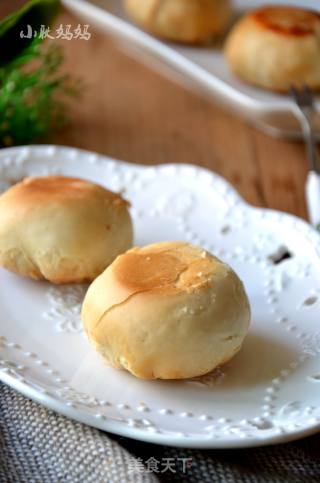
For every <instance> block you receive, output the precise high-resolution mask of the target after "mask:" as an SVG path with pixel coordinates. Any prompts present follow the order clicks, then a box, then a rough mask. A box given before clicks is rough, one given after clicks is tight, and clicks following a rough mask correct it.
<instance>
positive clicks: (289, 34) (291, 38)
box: [225, 6, 320, 92]
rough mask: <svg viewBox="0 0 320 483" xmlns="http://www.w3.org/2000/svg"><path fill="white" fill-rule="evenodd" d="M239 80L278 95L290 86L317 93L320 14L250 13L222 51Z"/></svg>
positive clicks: (276, 9)
mask: <svg viewBox="0 0 320 483" xmlns="http://www.w3.org/2000/svg"><path fill="white" fill-rule="evenodd" d="M225 54H226V58H227V61H228V63H229V66H230V68H231V70H232V71H233V72H234V74H236V75H237V76H238V77H240V78H241V79H242V80H244V81H246V82H248V83H250V84H254V85H257V86H259V87H262V88H264V89H270V90H274V91H279V92H287V91H288V90H289V89H290V86H291V85H293V84H294V85H298V86H299V85H301V84H307V85H308V86H309V87H311V88H313V89H316V90H318V89H320V14H319V13H317V12H315V11H311V10H304V9H302V8H296V7H289V6H268V7H262V8H259V9H257V10H253V11H252V12H249V13H248V14H247V15H245V16H244V17H243V18H242V19H241V20H239V21H238V22H237V23H236V25H235V26H234V28H233V29H232V30H231V32H230V34H229V36H228V38H227V42H226V47H225Z"/></svg>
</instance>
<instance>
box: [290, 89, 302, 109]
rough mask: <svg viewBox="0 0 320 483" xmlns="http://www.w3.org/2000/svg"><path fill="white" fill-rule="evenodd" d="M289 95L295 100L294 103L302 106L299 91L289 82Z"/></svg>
mask: <svg viewBox="0 0 320 483" xmlns="http://www.w3.org/2000/svg"><path fill="white" fill-rule="evenodd" d="M290 95H291V97H292V98H293V100H294V101H295V103H296V104H297V105H298V106H299V107H301V106H302V99H301V92H300V90H299V89H298V88H297V87H296V86H295V85H294V84H291V86H290Z"/></svg>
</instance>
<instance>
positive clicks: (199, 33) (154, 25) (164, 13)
mask: <svg viewBox="0 0 320 483" xmlns="http://www.w3.org/2000/svg"><path fill="white" fill-rule="evenodd" d="M124 6H125V9H126V11H127V12H128V14H129V15H130V16H131V17H132V18H133V19H134V20H135V21H136V22H137V23H138V24H140V25H141V26H142V27H143V28H145V29H146V30H149V31H150V32H151V33H153V34H154V35H157V36H158V37H162V38H164V39H167V40H172V41H174V42H185V43H202V42H205V41H207V40H210V39H212V38H213V37H216V36H217V35H220V34H221V33H223V32H224V30H225V29H226V27H227V25H228V23H229V21H230V15H231V2H230V1H229V0H124Z"/></svg>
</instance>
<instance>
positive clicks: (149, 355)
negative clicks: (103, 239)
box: [82, 242, 250, 379]
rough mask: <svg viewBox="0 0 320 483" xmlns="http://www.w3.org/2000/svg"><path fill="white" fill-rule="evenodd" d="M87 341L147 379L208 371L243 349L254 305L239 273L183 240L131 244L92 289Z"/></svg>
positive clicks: (84, 315) (84, 314) (86, 302)
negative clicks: (139, 244)
mask: <svg viewBox="0 0 320 483" xmlns="http://www.w3.org/2000/svg"><path fill="white" fill-rule="evenodd" d="M82 321H83V324H84V328H85V331H86V333H87V335H88V338H89V340H90V341H91V342H92V343H93V344H94V346H95V347H96V349H97V350H98V352H100V353H101V355H102V356H103V357H104V358H105V359H107V360H108V361H109V362H110V363H111V364H112V365H113V366H115V367H118V368H124V369H127V370H128V371H130V372H131V373H132V374H134V375H135V376H137V377H140V378H143V379H156V378H159V379H185V378H191V377H196V376H200V375H202V374H206V373H207V372H210V371H211V370H213V369H214V368H215V367H217V366H218V365H221V364H223V363H225V362H227V361H228V360H229V359H231V358H232V357H233V355H234V354H235V353H236V352H237V351H238V350H239V349H240V347H241V345H242V342H243V339H244V337H245V335H246V333H247V330H248V327H249V322H250V306H249V301H248V298H247V295H246V293H245V289H244V287H243V284H242V282H241V281H240V279H239V278H238V276H237V275H236V274H235V272H234V271H233V270H232V269H231V268H230V267H229V266H228V265H226V264H224V263H223V262H221V261H220V260H219V259H217V258H216V257H214V256H212V255H211V254H210V253H208V252H206V251H205V250H203V249H201V248H199V247H196V246H193V245H190V244H187V243H182V242H162V243H156V244H153V245H149V246H146V247H143V248H133V249H131V250H129V251H128V252H126V253H125V254H122V255H120V256H119V257H117V258H116V260H115V261H114V262H113V263H112V265H110V266H109V267H108V268H107V269H106V270H105V271H104V272H103V273H102V274H101V275H100V277H98V278H97V279H96V280H95V281H94V282H93V283H92V285H91V286H90V288H89V290H88V292H87V295H86V297H85V300H84V303H83V307H82Z"/></svg>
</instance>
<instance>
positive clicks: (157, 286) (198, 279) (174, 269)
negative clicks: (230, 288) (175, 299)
mask: <svg viewBox="0 0 320 483" xmlns="http://www.w3.org/2000/svg"><path fill="white" fill-rule="evenodd" d="M222 270H226V268H225V266H224V265H222V264H221V263H218V260H217V259H216V258H215V257H213V256H211V255H209V254H208V253H207V252H206V251H204V250H203V249H201V248H198V247H194V246H191V245H187V244H185V243H182V242H164V243H158V244H154V245H149V246H147V247H145V248H134V249H132V250H130V251H129V252H127V253H125V254H123V255H121V256H120V257H118V258H117V259H116V260H115V262H114V264H113V273H114V276H115V277H116V279H117V281H118V282H120V283H121V284H122V286H125V287H126V288H127V289H128V290H129V291H130V292H131V291H132V292H135V293H138V292H161V293H178V292H183V291H189V290H193V289H196V288H200V287H201V286H204V285H205V284H207V283H208V281H209V279H210V278H212V275H213V273H215V272H216V273H217V274H218V272H219V271H222Z"/></svg>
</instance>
